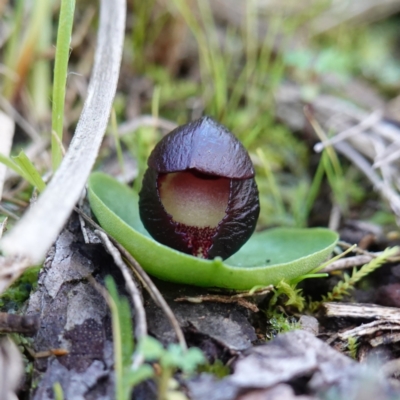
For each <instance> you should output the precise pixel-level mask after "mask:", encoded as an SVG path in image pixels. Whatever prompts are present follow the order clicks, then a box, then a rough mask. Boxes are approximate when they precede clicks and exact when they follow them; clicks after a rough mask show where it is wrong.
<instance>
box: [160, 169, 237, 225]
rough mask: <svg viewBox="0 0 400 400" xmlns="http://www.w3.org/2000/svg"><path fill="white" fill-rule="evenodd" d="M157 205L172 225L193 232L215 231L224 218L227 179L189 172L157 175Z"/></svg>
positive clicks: (227, 192) (228, 185) (228, 181)
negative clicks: (161, 205)
mask: <svg viewBox="0 0 400 400" xmlns="http://www.w3.org/2000/svg"><path fill="white" fill-rule="evenodd" d="M158 190H159V193H160V198H161V202H162V204H163V206H164V208H165V210H166V212H167V213H168V214H170V215H171V216H172V218H173V220H174V221H175V222H178V223H181V224H184V225H187V226H193V227H197V228H205V227H210V228H215V227H217V225H218V223H219V222H220V221H221V220H222V219H223V218H224V216H225V213H226V209H227V207H228V201H229V190H230V179H227V178H220V177H215V176H208V175H204V174H199V173H197V172H195V173H194V172H192V171H183V172H173V173H169V174H165V175H160V177H159V179H158Z"/></svg>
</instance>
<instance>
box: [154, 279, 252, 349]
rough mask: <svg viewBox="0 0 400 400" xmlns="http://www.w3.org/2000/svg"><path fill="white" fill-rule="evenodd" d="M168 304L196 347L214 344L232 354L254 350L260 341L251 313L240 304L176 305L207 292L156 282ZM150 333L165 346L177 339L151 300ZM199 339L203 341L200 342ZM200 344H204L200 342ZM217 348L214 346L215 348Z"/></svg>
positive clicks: (206, 303) (205, 303)
mask: <svg viewBox="0 0 400 400" xmlns="http://www.w3.org/2000/svg"><path fill="white" fill-rule="evenodd" d="M155 282H156V283H157V285H158V287H159V289H160V290H161V291H162V294H163V296H164V298H165V300H166V301H167V302H168V304H169V305H170V307H171V309H172V311H173V312H174V314H175V315H176V318H177V319H178V321H179V323H180V325H181V327H182V328H183V329H184V330H186V332H187V333H188V334H189V336H191V338H193V336H197V339H195V341H196V345H197V346H198V347H200V348H203V345H204V349H206V348H207V347H208V346H210V345H211V343H210V342H214V344H215V345H216V346H217V347H219V346H222V347H223V348H225V349H226V350H228V352H229V351H231V352H237V351H243V350H245V349H247V348H249V347H251V345H252V342H253V341H255V340H256V339H257V337H256V334H255V330H254V327H253V326H252V324H251V322H250V321H249V317H250V314H251V313H250V311H248V310H247V309H245V308H243V307H241V306H240V305H238V304H235V303H232V304H226V303H219V302H202V303H186V302H176V301H175V299H176V298H179V297H181V298H182V297H199V296H201V295H205V293H206V290H204V289H201V288H195V287H191V286H185V285H176V284H170V283H166V282H161V281H155ZM146 312H147V318H148V325H149V332H150V333H151V334H152V335H154V336H155V337H156V338H157V339H159V340H160V341H161V342H163V343H168V342H169V341H171V339H173V338H174V333H173V331H172V328H171V327H170V324H169V323H168V321H167V319H166V318H165V316H164V315H163V312H162V311H161V310H160V309H159V308H158V307H156V306H155V304H154V303H153V302H152V301H151V300H150V299H148V300H147V304H146ZM199 337H201V338H202V339H201V340H200V339H199ZM198 340H200V342H199V341H198ZM206 342H207V343H206ZM211 347H214V346H211Z"/></svg>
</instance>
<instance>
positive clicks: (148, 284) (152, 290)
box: [111, 238, 187, 350]
mask: <svg viewBox="0 0 400 400" xmlns="http://www.w3.org/2000/svg"><path fill="white" fill-rule="evenodd" d="M111 240H112V241H113V242H114V244H115V246H116V247H117V248H118V250H119V251H120V252H121V254H122V255H123V256H124V258H126V259H127V260H128V262H129V264H130V265H131V267H132V270H133V272H134V273H135V274H136V276H137V277H138V278H139V279H140V281H141V282H142V284H143V286H144V287H145V288H146V290H147V291H148V292H149V294H150V296H151V297H152V299H153V300H154V302H155V303H156V304H157V305H158V306H159V307H160V308H161V309H162V310H163V311H164V314H165V315H166V317H167V318H168V320H169V322H170V324H171V326H172V328H173V329H174V331H175V334H176V337H177V338H178V341H179V344H180V345H181V346H182V348H183V349H184V350H186V349H187V345H186V340H185V336H184V335H183V332H182V329H181V327H180V325H179V322H178V320H177V319H176V317H175V314H174V313H173V311H172V310H171V308H170V306H169V305H168V303H167V302H166V301H165V299H164V297H163V296H162V294H161V293H160V291H159V290H158V288H157V286H156V285H155V284H154V283H153V281H152V280H151V279H150V277H149V276H148V275H147V273H146V272H145V271H144V269H143V268H142V267H141V266H140V264H139V263H138V262H137V261H136V260H135V259H134V258H133V257H132V256H131V255H130V254H129V253H128V252H127V251H126V250H125V249H124V248H123V247H122V246H121V245H120V244H119V243H118V242H116V241H115V240H114V239H112V238H111Z"/></svg>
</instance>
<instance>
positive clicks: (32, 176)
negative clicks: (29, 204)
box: [0, 151, 46, 192]
mask: <svg viewBox="0 0 400 400" xmlns="http://www.w3.org/2000/svg"><path fill="white" fill-rule="evenodd" d="M0 163H2V164H4V165H5V166H6V167H8V168H10V169H12V170H13V171H14V172H16V173H17V174H18V175H19V176H21V177H22V178H24V179H25V180H27V181H28V182H29V183H30V184H31V185H32V186H36V187H37V188H38V190H39V192H42V191H43V190H44V189H45V187H46V184H45V183H44V182H43V179H42V177H41V176H40V174H39V172H38V170H37V169H36V168H35V166H34V165H33V164H32V162H31V161H30V160H29V158H28V157H27V155H26V154H25V153H24V152H23V151H21V152H20V153H19V154H18V156H16V157H12V158H10V157H6V156H5V155H3V154H0Z"/></svg>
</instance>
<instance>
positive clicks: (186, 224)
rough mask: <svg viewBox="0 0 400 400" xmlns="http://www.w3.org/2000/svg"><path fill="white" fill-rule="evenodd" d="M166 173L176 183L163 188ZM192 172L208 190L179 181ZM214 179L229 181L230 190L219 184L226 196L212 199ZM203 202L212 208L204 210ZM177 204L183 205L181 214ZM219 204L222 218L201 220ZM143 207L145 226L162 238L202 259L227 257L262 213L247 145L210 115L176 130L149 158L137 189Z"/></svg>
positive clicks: (252, 230) (140, 204) (250, 232)
mask: <svg viewBox="0 0 400 400" xmlns="http://www.w3.org/2000/svg"><path fill="white" fill-rule="evenodd" d="M168 174H172V175H168ZM173 174H175V175H173ZM167 175H168V176H170V177H171V178H170V179H169V180H168V182H170V181H171V182H172V181H174V179H175V180H176V182H177V183H174V184H169V186H168V189H164V188H162V185H163V182H164V180H165V176H167ZM172 176H174V178H172ZM188 176H193V180H194V181H195V182H200V183H199V186H200V187H201V188H203V187H204V190H203V189H201V191H200V192H198V190H197V189H198V188H197V187H196V186H190V185H193V182H192V183H190V182H191V181H190V179H189V181H188V182H189V183H188V185H189V186H188V188H186V189H185V186H184V185H183V186H182V182H180V180H181V179H187V178H188ZM189 178H190V177H189ZM210 178H213V179H215V180H216V181H218V179H219V178H224V179H222V180H221V179H220V181H221V182H228V186H226V183H224V184H223V186H224V188H226V189H221V188H220V189H219V190H227V193H226V196H225V195H224V194H223V193H222V196H221V199H223V200H221V199H219V200H218V199H217V200H214V199H213V198H214V197H215V193H214V192H218V187H216V186H215V183H214V186H212V185H213V184H212V183H210V185H211V187H208V184H209V182H207V181H208V180H210ZM199 179H200V181H199ZM227 179H228V181H227ZM195 185H197V183H195ZM166 190H169V191H170V192H168V191H167V192H165V191H166ZM164 192H165V193H167V194H165V193H164ZM192 192H193V199H192V198H191V196H192ZM185 196H187V197H185ZM197 196H200V198H199V199H198V198H197ZM201 196H204V198H203V197H201ZM171 199H172V200H171ZM182 201H183V203H182ZM214 201H215V202H214ZM221 201H222V202H226V203H221ZM185 202H187V203H188V204H186V203H185ZM203 202H204V203H205V205H206V206H207V207H210V208H207V207H206V208H205V210H204V211H203V208H204V207H203ZM213 202H214V203H213ZM178 203H182V204H183V205H182V207H183V211H182V213H181V214H180V215H178V214H179V211H180V209H179V207H178V205H179V204H178ZM190 204H193V205H192V206H191V205H190ZM177 207H178V211H176V209H177ZM191 207H192V208H191ZM221 207H222V210H223V212H222V215H220V214H218V215H220V218H221V219H220V220H219V219H218V220H217V222H215V221H214V223H210V226H208V225H207V224H206V225H204V223H205V222H204V221H203V219H204V220H207V218H208V217H209V215H208V214H210V213H211V214H212V213H213V212H214V211H215V210H214V208H219V209H220V210H221ZM167 210H169V212H170V213H171V214H170V213H168V212H167ZM139 211H140V217H141V219H142V222H143V224H144V226H145V228H146V229H147V230H148V232H149V233H150V234H151V235H152V236H153V237H154V239H156V240H157V241H159V242H160V243H163V244H165V245H167V246H169V247H172V248H174V249H176V250H179V251H182V252H184V253H188V254H192V255H196V256H200V257H204V258H209V259H211V258H215V257H217V256H219V257H221V258H223V259H224V258H228V257H229V256H230V255H232V254H233V253H235V252H236V251H238V250H239V249H240V247H241V246H242V245H243V244H244V243H245V242H246V241H247V240H248V239H249V238H250V236H251V234H252V233H253V232H254V229H255V226H256V223H257V219H258V215H259V199H258V190H257V186H256V183H255V180H254V168H253V165H252V162H251V160H250V157H249V155H248V153H247V151H246V149H245V148H244V147H243V145H242V144H241V143H240V142H239V141H238V139H237V138H236V137H235V136H234V135H233V134H232V133H230V132H229V131H228V130H227V129H226V128H225V127H223V126H222V125H220V124H218V123H217V122H215V121H214V120H213V119H211V118H210V117H203V118H201V119H200V120H197V121H194V122H191V123H189V124H187V125H183V126H181V127H179V128H177V129H175V130H174V131H172V132H171V133H169V134H168V135H167V136H165V137H164V138H163V139H162V140H161V141H160V142H159V143H158V144H157V145H156V147H155V148H154V150H153V152H152V154H151V155H150V157H149V160H148V169H147V171H146V173H145V175H144V178H143V185H142V190H141V192H140V194H139ZM202 213H203V214H202ZM172 214H174V215H172ZM186 214H188V216H187V215H186ZM192 214H193V215H194V216H191V215H192ZM203 216H204V218H203ZM190 218H192V219H190Z"/></svg>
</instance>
